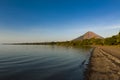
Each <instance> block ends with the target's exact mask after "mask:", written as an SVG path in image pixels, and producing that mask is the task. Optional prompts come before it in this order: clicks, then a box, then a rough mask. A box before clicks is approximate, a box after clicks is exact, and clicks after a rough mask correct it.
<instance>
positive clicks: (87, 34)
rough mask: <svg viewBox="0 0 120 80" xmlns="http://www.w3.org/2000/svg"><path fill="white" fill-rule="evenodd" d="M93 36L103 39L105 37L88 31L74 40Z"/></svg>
mask: <svg viewBox="0 0 120 80" xmlns="http://www.w3.org/2000/svg"><path fill="white" fill-rule="evenodd" d="M91 38H95V39H103V37H101V36H100V35H98V34H96V33H94V32H91V31H88V32H87V33H85V34H84V35H82V36H80V37H78V38H76V39H74V40H73V41H79V40H84V39H91Z"/></svg>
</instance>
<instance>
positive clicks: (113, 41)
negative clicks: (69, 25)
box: [56, 32, 120, 46]
mask: <svg viewBox="0 0 120 80" xmlns="http://www.w3.org/2000/svg"><path fill="white" fill-rule="evenodd" d="M56 44H57V45H63V46H81V45H120V32H119V34H118V35H115V36H112V37H109V38H104V39H95V38H91V39H84V40H81V41H80V40H79V41H65V42H56Z"/></svg>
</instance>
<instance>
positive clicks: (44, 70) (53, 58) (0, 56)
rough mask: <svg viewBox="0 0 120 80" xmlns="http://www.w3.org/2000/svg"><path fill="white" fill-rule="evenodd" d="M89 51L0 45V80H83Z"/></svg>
mask: <svg viewBox="0 0 120 80" xmlns="http://www.w3.org/2000/svg"><path fill="white" fill-rule="evenodd" d="M90 51H91V48H67V47H58V46H40V45H38V46H32V45H31V46H30V45H26V46H25V45H0V80H83V77H84V76H83V72H84V70H85V64H86V63H87V62H88V59H89V56H90Z"/></svg>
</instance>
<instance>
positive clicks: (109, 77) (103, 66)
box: [87, 46, 120, 80]
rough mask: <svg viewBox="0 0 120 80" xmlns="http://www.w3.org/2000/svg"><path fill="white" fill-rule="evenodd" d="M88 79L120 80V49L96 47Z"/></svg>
mask: <svg viewBox="0 0 120 80" xmlns="http://www.w3.org/2000/svg"><path fill="white" fill-rule="evenodd" d="M87 78H88V79H87V80H120V47H119V46H97V47H95V49H94V50H93V52H92V55H91V58H90V63H89V69H88V75H87Z"/></svg>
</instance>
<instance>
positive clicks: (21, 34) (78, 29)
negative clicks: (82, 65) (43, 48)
mask: <svg viewBox="0 0 120 80" xmlns="http://www.w3.org/2000/svg"><path fill="white" fill-rule="evenodd" d="M119 30H120V0H0V42H34V41H61V40H63V41H64V40H71V39H74V38H76V37H78V36H80V35H82V34H84V33H85V32H87V31H93V32H95V33H97V34H99V35H101V36H103V37H108V36H112V35H115V34H117V33H118V31H119Z"/></svg>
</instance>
